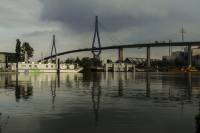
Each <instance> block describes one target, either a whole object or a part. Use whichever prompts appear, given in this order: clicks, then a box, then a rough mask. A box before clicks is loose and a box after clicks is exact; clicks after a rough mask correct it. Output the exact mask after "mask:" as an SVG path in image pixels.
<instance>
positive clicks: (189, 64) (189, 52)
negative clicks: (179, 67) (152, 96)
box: [188, 45, 192, 67]
mask: <svg viewBox="0 0 200 133" xmlns="http://www.w3.org/2000/svg"><path fill="white" fill-rule="evenodd" d="M191 66H192V49H191V45H188V67H191Z"/></svg>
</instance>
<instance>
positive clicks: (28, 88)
mask: <svg viewBox="0 0 200 133" xmlns="http://www.w3.org/2000/svg"><path fill="white" fill-rule="evenodd" d="M199 81H200V73H195V74H191V73H136V74H133V73H91V74H60V75H56V74H19V75H15V74H0V113H1V114H0V133H67V132H68V133H112V132H113V133H196V132H197V133H198V132H200V104H199V103H200V82H199Z"/></svg>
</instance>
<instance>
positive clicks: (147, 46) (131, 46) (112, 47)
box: [39, 42, 200, 61]
mask: <svg viewBox="0 0 200 133" xmlns="http://www.w3.org/2000/svg"><path fill="white" fill-rule="evenodd" d="M169 46H200V42H171V43H143V44H127V45H115V46H106V47H101V48H96V49H95V48H83V49H76V50H70V51H65V52H60V53H57V54H54V55H52V56H47V57H45V58H44V60H48V59H51V58H54V57H56V56H61V55H66V54H71V53H77V52H86V51H94V50H110V49H119V55H120V51H121V52H122V51H123V48H145V47H146V48H147V56H148V55H149V56H150V48H151V47H169ZM122 54H123V52H122ZM39 61H41V60H39Z"/></svg>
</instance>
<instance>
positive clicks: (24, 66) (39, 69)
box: [11, 62, 83, 73]
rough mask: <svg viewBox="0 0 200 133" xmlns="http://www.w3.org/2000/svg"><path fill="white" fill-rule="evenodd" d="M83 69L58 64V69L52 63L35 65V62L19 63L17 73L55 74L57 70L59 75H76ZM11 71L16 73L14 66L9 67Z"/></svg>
mask: <svg viewBox="0 0 200 133" xmlns="http://www.w3.org/2000/svg"><path fill="white" fill-rule="evenodd" d="M82 69H83V68H81V67H79V66H78V64H64V63H61V64H60V69H58V65H57V64H54V63H35V62H30V63H26V62H19V63H18V72H19V73H56V72H57V71H58V70H59V71H60V73H78V72H80V71H81V70H82ZM11 70H12V71H16V70H17V67H16V64H13V65H12V66H11Z"/></svg>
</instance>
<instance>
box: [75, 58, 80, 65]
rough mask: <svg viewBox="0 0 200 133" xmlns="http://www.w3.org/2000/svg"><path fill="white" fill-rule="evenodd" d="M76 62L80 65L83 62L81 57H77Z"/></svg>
mask: <svg viewBox="0 0 200 133" xmlns="http://www.w3.org/2000/svg"><path fill="white" fill-rule="evenodd" d="M75 63H77V64H78V65H80V64H81V60H80V59H79V57H77V58H76V60H75Z"/></svg>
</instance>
